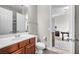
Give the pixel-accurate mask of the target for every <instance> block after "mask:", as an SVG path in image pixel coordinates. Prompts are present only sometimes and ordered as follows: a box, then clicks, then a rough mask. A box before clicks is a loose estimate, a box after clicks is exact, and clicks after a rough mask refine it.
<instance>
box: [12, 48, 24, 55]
mask: <svg viewBox="0 0 79 59" xmlns="http://www.w3.org/2000/svg"><path fill="white" fill-rule="evenodd" d="M12 54H24V48H21V49H19V50H17V51H15V52H13V53H12Z"/></svg>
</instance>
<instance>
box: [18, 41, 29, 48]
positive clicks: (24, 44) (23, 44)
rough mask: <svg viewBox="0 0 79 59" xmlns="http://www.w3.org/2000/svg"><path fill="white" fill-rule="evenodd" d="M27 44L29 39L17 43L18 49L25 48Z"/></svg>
mask: <svg viewBox="0 0 79 59" xmlns="http://www.w3.org/2000/svg"><path fill="white" fill-rule="evenodd" d="M28 44H29V39H28V40H25V41H22V42H20V43H19V48H22V47H24V46H26V45H28Z"/></svg>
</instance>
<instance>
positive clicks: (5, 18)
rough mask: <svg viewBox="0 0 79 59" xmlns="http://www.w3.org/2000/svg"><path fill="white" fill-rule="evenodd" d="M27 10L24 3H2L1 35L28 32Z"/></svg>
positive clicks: (0, 8)
mask: <svg viewBox="0 0 79 59" xmlns="http://www.w3.org/2000/svg"><path fill="white" fill-rule="evenodd" d="M27 12H28V8H27V6H24V5H0V35H5V34H12V33H17V32H26V31H27V20H28V19H27V18H26V15H28V13H27Z"/></svg>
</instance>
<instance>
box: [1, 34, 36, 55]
mask: <svg viewBox="0 0 79 59" xmlns="http://www.w3.org/2000/svg"><path fill="white" fill-rule="evenodd" d="M0 40H1V39H0ZM3 40H5V39H3ZM35 40H36V37H34V36H32V35H28V36H27V37H22V38H18V39H17V38H15V39H9V41H7V42H3V43H1V41H0V43H1V44H0V54H35Z"/></svg>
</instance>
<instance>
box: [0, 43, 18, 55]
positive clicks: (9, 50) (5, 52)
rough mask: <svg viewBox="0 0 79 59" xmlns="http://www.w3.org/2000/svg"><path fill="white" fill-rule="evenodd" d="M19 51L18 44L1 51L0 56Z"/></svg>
mask: <svg viewBox="0 0 79 59" xmlns="http://www.w3.org/2000/svg"><path fill="white" fill-rule="evenodd" d="M16 50H18V44H13V45H11V46H8V47H5V48H2V49H0V54H10V53H12V52H14V51H16Z"/></svg>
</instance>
